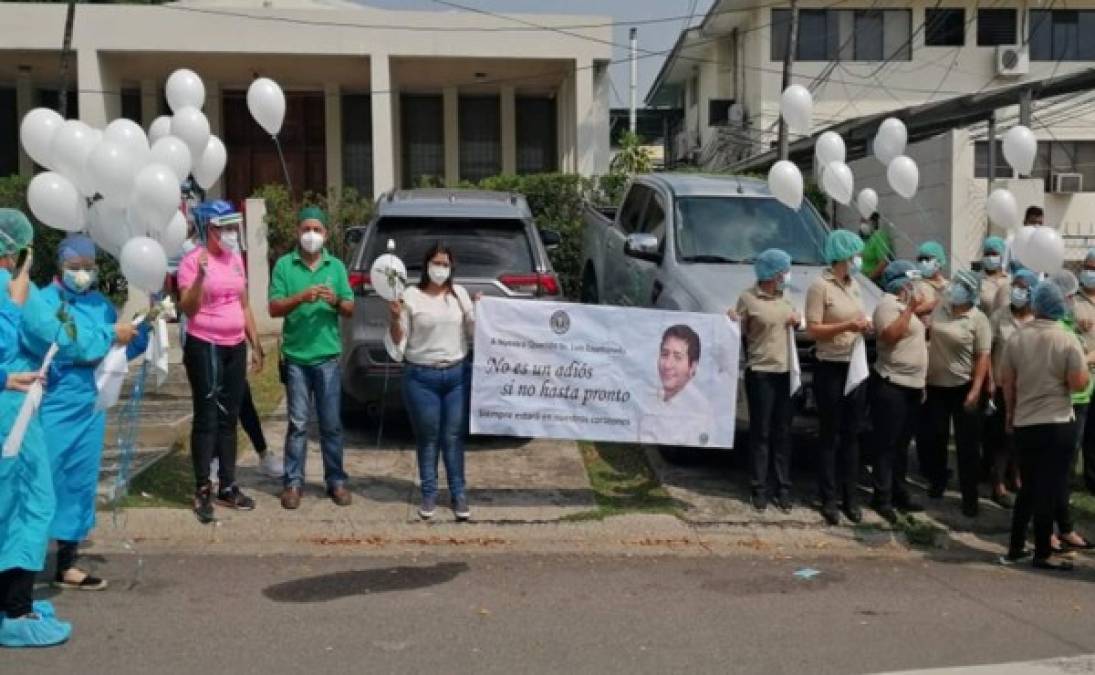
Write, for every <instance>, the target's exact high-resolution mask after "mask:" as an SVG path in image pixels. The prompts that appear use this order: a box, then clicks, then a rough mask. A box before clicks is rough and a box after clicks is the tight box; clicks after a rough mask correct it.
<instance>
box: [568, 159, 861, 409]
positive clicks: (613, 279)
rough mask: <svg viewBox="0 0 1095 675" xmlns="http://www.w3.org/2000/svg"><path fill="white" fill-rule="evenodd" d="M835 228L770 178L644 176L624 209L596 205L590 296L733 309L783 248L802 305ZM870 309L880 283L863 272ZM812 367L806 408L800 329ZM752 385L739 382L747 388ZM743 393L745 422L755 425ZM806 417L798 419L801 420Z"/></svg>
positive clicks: (587, 273) (590, 213) (590, 215)
mask: <svg viewBox="0 0 1095 675" xmlns="http://www.w3.org/2000/svg"><path fill="white" fill-rule="evenodd" d="M828 232H829V230H828V227H827V226H826V224H825V222H824V221H823V220H822V218H821V216H820V215H818V213H817V211H816V210H815V209H814V207H813V206H812V205H811V204H810V203H809V202H804V203H803V205H802V208H801V209H799V210H798V211H794V210H792V209H789V208H787V207H786V206H784V205H782V204H780V203H779V202H778V201H776V199H775V198H774V197H773V196H772V195H771V193H770V192H769V191H768V185H767V183H766V182H765V181H762V180H757V179H755V178H744V177H743V178H738V177H734V176H704V175H700V174H672V173H662V174H652V175H645V176H638V177H636V178H635V179H634V180H633V181H632V182H631V184H630V185H629V186H628V188H627V192H626V194H625V196H624V200H623V203H622V204H621V205H620V207H619V208H615V207H610V208H603V207H595V206H592V205H587V206H586V210H585V230H584V233H583V237H584V241H583V261H584V262H583V266H582V300H583V301H584V302H587V303H594V304H596V303H601V304H610V305H624V306H630V307H653V308H658V309H674V310H680V311H686V312H711V313H724V312H726V310H727V309H729V308H731V307H733V306H734V305H735V304H736V303H737V298H738V296H739V295H740V294H741V292H742V291H743V290H745V289H746V288H748V287H749V286H752V285H753V284H755V283H756V275H755V273H754V271H753V259H754V258H755V257H756V255H757V254H759V253H760V252H761V251H764V250H766V249H769V248H780V249H783V250H784V251H786V252H787V253H789V254H790V255H791V260H792V264H793V265H794V267H793V270H792V272H791V280H790V283H789V284H788V287H787V289H788V290H787V292H788V293H789V294H790V296H791V299H792V302H794V304H795V305H796V306H797V307H798V310H799V312H800V314H801V313H802V312H803V309H804V304H805V301H806V289H807V288H809V286H810V284H811V283H812V282H813V281H814V279H815V278H816V277H817V275H818V274H820V273H821V271H822V270H823V269H824V267H825V258H824V256H823V255H822V250H823V247H824V243H825V237H826V236H827V235H828ZM858 280H859V283H860V286H861V287H862V289H863V297H864V302H865V304H866V309H867V313H868V316H869V315H870V314H871V313H873V312H874V307H875V305H876V304H877V302H878V300H879V299H880V298H881V291H879V289H878V287H877V286H875V285H874V284H873V283H872V282H871V281H870V280H868V279H867V278H866V277H863V276H860V277H858ZM796 340H797V344H798V350H799V360H800V362H801V363H802V368H803V384H804V392H803V395H802V396H800V397H798V400H797V405H798V407H799V411H800V412H806V413H809V412H813V409H814V404H813V396H812V392H811V390H810V383H811V381H812V377H811V370H812V364H813V363H814V362H815V358H814V355H813V341H812V340H811V339H810V338H809V336H807V335H806V333H805V332H799V333H798V334H797V336H796ZM742 390H743V389H739V391H742ZM744 402H745V397H744V396H738V412H737V414H738V421H739V425H747V424H748V414H747V410H746V407H745V403H744ZM802 421H804V420H798V419H796V423H800V422H802Z"/></svg>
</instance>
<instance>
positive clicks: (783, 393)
mask: <svg viewBox="0 0 1095 675" xmlns="http://www.w3.org/2000/svg"><path fill="white" fill-rule="evenodd" d="M745 393H746V396H747V397H748V403H749V453H750V459H751V468H752V475H751V477H750V478H751V480H750V486H751V487H752V489H753V494H768V492H769V491H772V492H775V493H776V494H779V495H781V496H783V497H786V496H788V495H789V494H790V493H791V374H790V373H764V372H759V371H754V370H747V371H746V372H745ZM770 479H771V480H770ZM769 485H771V489H770V488H769Z"/></svg>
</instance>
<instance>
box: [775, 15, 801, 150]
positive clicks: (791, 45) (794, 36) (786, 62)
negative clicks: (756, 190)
mask: <svg viewBox="0 0 1095 675" xmlns="http://www.w3.org/2000/svg"><path fill="white" fill-rule="evenodd" d="M797 44H798V0H791V30H790V31H788V35H787V50H786V51H785V52H783V86H782V87H780V90H779V91H780V93H781V94H782V93H783V92H784V91H786V90H787V87H790V86H791V69H792V68H793V67H794V65H795V47H796V46H797ZM779 158H780V159H787V121H786V120H784V119H783V115H780V117H779Z"/></svg>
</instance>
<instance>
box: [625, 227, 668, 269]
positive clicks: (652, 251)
mask: <svg viewBox="0 0 1095 675" xmlns="http://www.w3.org/2000/svg"><path fill="white" fill-rule="evenodd" d="M659 248H660V246H659V244H658V238H657V237H655V236H654V235H652V234H629V235H627V241H626V242H624V255H626V256H628V257H631V258H638V259H639V260H646V261H648V262H655V263H660V262H661V261H662V254H661V251H659V250H658V249H659Z"/></svg>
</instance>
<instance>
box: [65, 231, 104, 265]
mask: <svg viewBox="0 0 1095 675" xmlns="http://www.w3.org/2000/svg"><path fill="white" fill-rule="evenodd" d="M73 258H89V259H91V260H94V259H95V242H94V241H92V240H91V237H88V236H86V235H83V234H70V235H69V236H67V237H65V238H64V239H63V240H61V243H60V244H58V245H57V261H58V262H60V263H64V262H65V261H66V260H72V259H73Z"/></svg>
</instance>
